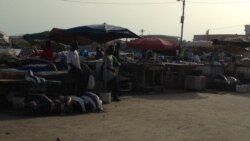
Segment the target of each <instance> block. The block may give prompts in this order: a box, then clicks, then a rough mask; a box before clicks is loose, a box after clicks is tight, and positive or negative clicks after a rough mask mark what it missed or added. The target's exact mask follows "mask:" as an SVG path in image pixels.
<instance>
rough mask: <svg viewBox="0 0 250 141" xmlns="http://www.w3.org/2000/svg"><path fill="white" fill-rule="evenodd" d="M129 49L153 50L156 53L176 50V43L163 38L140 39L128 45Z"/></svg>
mask: <svg viewBox="0 0 250 141" xmlns="http://www.w3.org/2000/svg"><path fill="white" fill-rule="evenodd" d="M127 47H129V48H139V49H151V50H155V51H162V50H176V49H177V47H176V43H174V42H173V41H169V40H167V39H161V38H152V37H151V38H139V39H135V40H132V41H130V42H128V43H127Z"/></svg>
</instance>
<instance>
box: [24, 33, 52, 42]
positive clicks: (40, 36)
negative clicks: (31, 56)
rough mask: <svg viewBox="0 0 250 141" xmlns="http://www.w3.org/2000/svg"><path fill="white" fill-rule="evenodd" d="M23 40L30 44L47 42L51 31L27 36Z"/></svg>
mask: <svg viewBox="0 0 250 141" xmlns="http://www.w3.org/2000/svg"><path fill="white" fill-rule="evenodd" d="M23 39H24V40H26V41H28V42H32V41H34V40H46V39H49V31H43V32H38V33H31V34H25V35H23Z"/></svg>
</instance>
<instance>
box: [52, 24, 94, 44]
mask: <svg viewBox="0 0 250 141" xmlns="http://www.w3.org/2000/svg"><path fill="white" fill-rule="evenodd" d="M49 38H50V39H51V40H54V41H57V42H60V43H64V44H70V43H72V41H77V42H78V44H79V45H88V44H91V43H93V41H92V40H90V39H88V38H85V37H83V36H80V35H71V34H65V33H64V32H63V30H62V29H59V28H53V29H52V30H51V31H50V32H49Z"/></svg>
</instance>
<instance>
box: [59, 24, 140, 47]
mask: <svg viewBox="0 0 250 141" xmlns="http://www.w3.org/2000/svg"><path fill="white" fill-rule="evenodd" d="M62 32H64V33H65V34H69V35H75V36H83V37H86V38H88V39H91V40H93V41H95V42H97V43H106V42H108V41H112V40H115V39H119V38H139V36H138V35H136V34H135V33H133V32H131V31H130V30H128V29H127V28H123V27H119V26H114V25H108V24H106V23H103V24H93V25H86V26H79V27H74V28H69V29H62Z"/></svg>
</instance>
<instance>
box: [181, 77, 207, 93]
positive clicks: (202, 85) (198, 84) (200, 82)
mask: <svg viewBox="0 0 250 141" xmlns="http://www.w3.org/2000/svg"><path fill="white" fill-rule="evenodd" d="M185 89H189V90H196V91H200V90H204V89H206V77H205V76H192V75H188V76H186V77H185Z"/></svg>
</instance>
